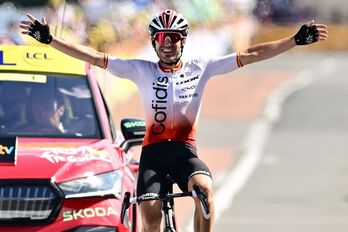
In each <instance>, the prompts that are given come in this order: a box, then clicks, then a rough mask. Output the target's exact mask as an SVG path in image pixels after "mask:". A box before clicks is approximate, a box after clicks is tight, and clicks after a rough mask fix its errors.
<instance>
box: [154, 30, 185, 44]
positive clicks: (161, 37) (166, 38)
mask: <svg viewBox="0 0 348 232" xmlns="http://www.w3.org/2000/svg"><path fill="white" fill-rule="evenodd" d="M154 38H155V40H156V41H157V42H158V43H160V44H163V43H164V42H172V43H177V42H179V41H180V40H181V39H182V38H183V37H182V36H181V34H180V33H177V32H158V33H156V34H155V35H154Z"/></svg>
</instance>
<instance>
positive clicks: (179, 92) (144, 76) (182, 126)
mask: <svg viewBox="0 0 348 232" xmlns="http://www.w3.org/2000/svg"><path fill="white" fill-rule="evenodd" d="M240 66H241V63H240V60H239V55H237V54H236V53H232V54H230V55H227V56H222V57H216V58H210V59H203V58H199V59H192V60H190V61H188V62H184V63H183V64H182V65H181V66H180V67H179V68H178V69H177V70H174V71H173V70H165V69H163V68H162V67H161V66H160V65H159V63H156V62H152V61H146V60H138V59H130V60H126V59H120V58H117V57H114V56H111V55H108V63H107V67H106V69H107V70H108V71H110V72H111V73H112V74H114V75H116V76H118V77H121V78H126V79H129V80H131V81H133V82H134V83H135V84H136V85H137V87H138V88H139V90H140V93H141V95H142V102H143V106H144V110H145V117H146V119H145V120H146V134H145V138H144V143H143V146H145V145H147V144H151V143H156V142H162V141H180V142H188V143H190V144H193V145H195V141H196V128H197V124H198V115H199V111H200V107H201V100H202V95H203V90H204V87H205V85H206V83H207V81H208V80H209V79H210V78H211V77H212V76H214V75H219V74H224V73H228V72H231V71H233V70H235V69H237V68H238V67H240Z"/></svg>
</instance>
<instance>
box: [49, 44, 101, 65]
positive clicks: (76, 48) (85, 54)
mask: <svg viewBox="0 0 348 232" xmlns="http://www.w3.org/2000/svg"><path fill="white" fill-rule="evenodd" d="M50 45H51V46H52V47H53V48H55V49H57V50H59V51H61V52H63V53H65V54H67V55H69V56H72V57H74V58H76V59H79V60H83V61H86V62H88V63H90V64H93V65H96V66H99V67H102V66H103V64H104V54H103V53H101V52H98V51H96V50H94V49H92V48H89V47H86V46H83V45H78V44H72V43H70V42H67V41H65V40H62V39H60V38H57V37H53V39H52V42H51V43H50Z"/></svg>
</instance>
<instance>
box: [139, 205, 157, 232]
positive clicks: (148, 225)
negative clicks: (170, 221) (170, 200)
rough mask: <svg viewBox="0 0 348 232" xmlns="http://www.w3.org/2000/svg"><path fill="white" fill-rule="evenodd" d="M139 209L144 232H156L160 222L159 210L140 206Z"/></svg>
mask: <svg viewBox="0 0 348 232" xmlns="http://www.w3.org/2000/svg"><path fill="white" fill-rule="evenodd" d="M143 203H144V202H143ZM143 203H141V204H140V205H142V204H143ZM140 209H141V219H142V223H143V229H144V231H158V230H159V228H160V226H161V220H162V212H161V209H160V208H158V207H148V206H144V205H143V206H141V207H140Z"/></svg>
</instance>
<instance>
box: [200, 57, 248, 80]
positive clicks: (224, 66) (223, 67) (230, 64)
mask: <svg viewBox="0 0 348 232" xmlns="http://www.w3.org/2000/svg"><path fill="white" fill-rule="evenodd" d="M242 66H243V65H242V63H241V62H240V59H239V53H238V54H237V53H232V54H229V55H226V56H220V57H214V58H211V59H210V60H208V61H207V66H206V72H207V74H208V76H215V75H220V74H225V73H229V72H232V71H233V70H235V69H237V68H239V67H242Z"/></svg>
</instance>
